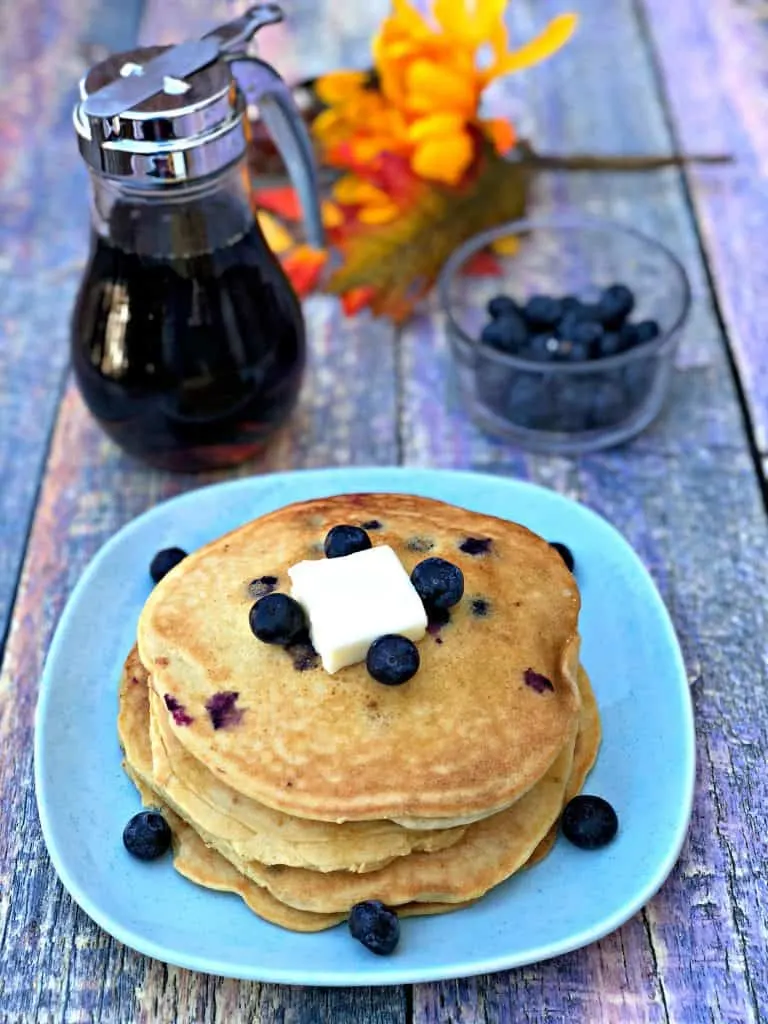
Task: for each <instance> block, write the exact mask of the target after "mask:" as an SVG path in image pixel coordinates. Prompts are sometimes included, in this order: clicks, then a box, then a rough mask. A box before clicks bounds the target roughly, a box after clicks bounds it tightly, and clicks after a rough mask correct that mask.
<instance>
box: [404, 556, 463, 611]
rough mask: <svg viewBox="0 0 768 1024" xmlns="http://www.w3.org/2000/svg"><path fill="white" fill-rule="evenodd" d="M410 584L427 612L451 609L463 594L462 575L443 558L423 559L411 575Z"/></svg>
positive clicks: (456, 566)
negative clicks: (435, 609)
mask: <svg viewBox="0 0 768 1024" xmlns="http://www.w3.org/2000/svg"><path fill="white" fill-rule="evenodd" d="M411 583H412V584H413V586H414V588H415V590H416V593H417V594H418V595H419V597H420V598H421V600H422V602H423V604H424V607H425V608H426V609H427V611H431V610H432V609H434V608H441V609H444V608H453V606H454V605H455V604H458V603H459V601H460V600H461V598H462V595H463V594H464V573H463V572H462V571H461V569H460V568H459V567H458V565H454V564H453V562H448V561H446V559H444V558H425V559H424V561H423V562H419V564H418V565H417V566H416V567H415V568H414V570H413V572H412V573H411Z"/></svg>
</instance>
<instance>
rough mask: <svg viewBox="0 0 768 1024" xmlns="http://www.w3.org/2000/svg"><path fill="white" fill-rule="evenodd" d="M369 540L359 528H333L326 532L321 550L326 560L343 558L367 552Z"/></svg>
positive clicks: (369, 544)
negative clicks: (358, 552)
mask: <svg viewBox="0 0 768 1024" xmlns="http://www.w3.org/2000/svg"><path fill="white" fill-rule="evenodd" d="M370 546H371V538H370V537H369V536H368V534H367V533H366V532H365V530H363V529H361V528H360V527H359V526H334V527H332V528H331V529H330V530H329V531H328V535H327V536H326V538H325V543H324V544H323V549H324V551H325V557H326V558H343V557H344V556H345V555H354V554H355V552H357V551H367V550H368V548H369V547H370Z"/></svg>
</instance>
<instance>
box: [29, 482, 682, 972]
mask: <svg viewBox="0 0 768 1024" xmlns="http://www.w3.org/2000/svg"><path fill="white" fill-rule="evenodd" d="M352 491H384V492H386V491H400V492H408V493H412V494H421V495H424V496H426V497H432V498H440V499H443V500H444V501H449V502H453V503H454V504H457V505H463V506H465V507H467V508H471V509H475V510H477V511H478V512H486V513H490V514H492V515H495V516H502V517H505V518H509V519H513V520H516V521H518V522H521V523H524V524H525V525H526V526H528V527H530V528H531V529H532V530H535V531H536V532H538V533H540V534H542V535H543V536H544V537H546V538H548V539H550V540H560V541H564V542H565V543H566V544H568V545H570V547H571V548H572V550H573V552H574V555H575V557H576V573H577V578H578V581H579V586H580V588H581V593H582V600H583V609H582V614H581V632H582V635H583V649H582V651H583V661H584V664H585V666H586V667H587V669H588V671H589V673H590V676H591V678H592V682H593V685H594V688H595V692H596V694H597V700H598V703H599V705H600V710H601V713H602V719H603V731H604V740H603V746H602V749H601V751H600V755H599V757H598V761H597V765H596V767H595V769H594V771H593V772H592V775H591V776H590V778H589V780H588V784H587V791H588V792H592V793H598V794H600V795H601V796H604V797H605V798H606V799H608V800H610V801H611V803H612V804H613V805H614V806H615V807H616V809H617V811H618V814H619V818H620V822H621V825H620V832H619V835H618V836H617V838H616V839H615V840H614V842H613V843H612V844H610V845H609V846H608V847H606V848H605V849H603V850H600V851H597V852H593V853H586V852H584V851H581V850H578V849H576V848H575V847H573V846H571V845H570V844H568V843H567V842H566V841H564V840H563V839H560V840H559V841H558V842H557V844H556V846H555V848H554V850H553V852H552V853H551V855H550V856H549V857H547V858H546V860H544V861H543V862H542V863H541V864H540V865H538V866H537V867H535V868H534V869H533V870H531V871H527V872H523V873H521V874H520V875H519V876H517V877H514V878H512V879H510V880H509V881H508V882H506V883H504V884H503V885H500V886H499V887H498V888H497V889H495V890H493V891H492V892H491V893H489V894H488V895H487V896H486V897H484V898H483V899H482V900H481V901H480V902H479V903H478V904H476V905H475V906H473V907H471V908H469V909H467V910H462V911H459V912H456V913H453V914H448V915H441V916H438V917H425V918H414V919H409V920H405V921H404V922H403V926H402V937H401V940H400V945H399V947H398V949H397V951H396V952H395V954H394V955H393V956H391V957H376V956H374V955H373V954H371V953H369V952H368V950H366V949H365V948H363V947H362V946H361V945H359V944H358V943H357V942H355V941H354V940H352V939H351V938H350V936H349V934H348V931H347V929H346V927H345V926H341V927H338V928H335V929H333V930H331V931H327V932H321V933H319V934H317V935H297V934H294V933H292V932H288V931H283V930H282V929H280V928H277V927H275V926H273V925H270V924H266V923H264V922H262V921H261V920H260V919H259V918H257V917H255V916H254V915H253V914H252V913H251V912H250V911H249V910H247V909H246V907H245V904H244V903H242V902H241V900H240V898H239V897H237V896H235V895H230V894H224V893H215V892H210V891H208V890H205V889H202V888H199V887H198V886H195V885H193V884H192V883H191V882H188V881H186V880H185V879H184V878H182V877H181V876H180V875H178V874H177V873H176V871H174V869H173V867H172V865H171V860H170V857H169V858H163V859H162V860H161V861H159V862H154V863H152V864H144V863H141V862H138V861H136V860H134V859H132V858H131V857H130V856H129V855H128V854H127V853H126V852H125V850H124V849H123V845H122V841H121V835H122V829H123V825H124V824H125V822H126V821H127V820H128V818H130V817H131V815H133V814H135V813H136V811H137V810H139V807H140V804H139V798H138V795H137V793H136V790H135V789H134V787H133V786H132V784H131V783H130V782H129V781H128V779H127V778H126V777H125V775H124V774H123V772H122V769H121V767H120V751H119V749H118V744H117V738H116V714H117V701H116V690H117V679H118V676H119V673H120V669H121V666H122V663H123V660H124V658H125V656H126V654H127V652H128V650H129V648H130V647H131V645H132V643H133V641H134V637H135V634H136V623H137V620H138V617H139V612H140V610H141V607H142V605H143V603H144V601H145V599H146V597H147V595H148V594H149V591H150V586H151V584H150V580H149V576H148V573H147V566H148V564H149V561H150V559H151V557H152V555H153V554H154V553H155V551H157V550H158V549H159V548H163V547H169V546H172V545H179V546H180V547H183V548H185V549H187V550H193V549H194V548H197V547H199V546H200V545H201V544H204V543H206V542H207V541H210V540H213V539H214V538H215V537H217V536H218V535H219V534H221V533H223V532H224V531H226V530H230V529H232V528H233V527H236V526H238V525H240V524H241V523H243V522H245V521H246V520H249V519H252V518H254V517H255V516H258V515H261V514H262V513H265V512H270V511H272V510H273V509H276V508H279V507H280V506H282V505H285V504H287V503H289V502H293V501H299V500H303V499H306V498H313V497H320V496H324V495H330V494H339V493H344V492H352ZM382 511H383V510H382ZM650 766H652V770H649V767H650ZM35 777H36V785H37V799H38V806H39V810H40V818H41V821H42V825H43V832H44V835H45V839H46V842H47V844H48V850H49V852H50V855H51V859H52V860H53V863H54V865H55V867H56V870H57V871H58V873H59V875H60V877H61V880H62V882H63V883H64V885H65V886H66V888H67V889H68V890H69V892H70V893H71V894H72V896H73V898H74V899H75V900H76V901H77V902H78V903H79V904H80V906H81V907H82V908H83V910H85V912H86V913H87V914H89V915H90V916H91V917H92V918H93V919H94V921H96V922H97V923H98V924H99V925H101V927H102V928H105V929H106V930H107V931H108V932H110V933H111V934H112V935H114V936H115V937H116V938H117V939H119V940H120V941H121V942H124V943H127V945H129V946H132V947H134V949H137V950H140V951H141V952H142V953H146V954H148V955H149V956H153V957H157V958H158V959H160V960H165V961H167V962H168V963H172V964H176V965H179V966H182V967H188V968H192V969H195V970H200V971H208V972H211V973H213V974H222V975H228V976H231V977H235V978H243V979H254V980H261V981H271V982H284V983H289V984H301V985H385V984H399V983H404V982H419V981H429V980H435V979H439V978H452V977H458V976H462V975H470V974H480V973H485V972H488V971H498V970H501V969H503V968H508V967H516V966H518V965H521V964H528V963H533V962H535V961H538V960H543V959H546V958H547V957H553V956H557V955H558V954H561V953H565V952H568V951H569V950H573V949H577V948H578V947H580V946H584V945H586V944H587V943H590V942H593V941H594V940H595V939H598V938H600V937H601V936H603V935H605V934H607V933H608V932H610V931H612V930H613V929H615V928H617V927H618V926H619V925H621V924H622V923H623V922H624V921H626V920H627V919H628V918H629V917H631V916H632V915H633V914H634V913H636V911H637V910H638V909H639V908H640V907H642V906H643V904H644V903H646V902H647V901H648V900H649V899H650V897H651V896H653V894H654V893H655V892H656V891H657V890H658V888H659V887H660V886H661V884H662V883H663V881H664V879H665V878H666V877H667V875H668V874H669V872H670V871H671V869H672V867H673V865H674V863H675V861H676V859H677V856H678V854H679V851H680V848H681V846H682V843H683V839H684V837H685V833H686V830H687V826H688V821H689V817H690V813H691V802H692V794H693V782H694V733H693V718H692V712H691V701H690V695H689V689H688V684H687V680H686V676H685V671H684V667H683V661H682V658H681V655H680V650H679V647H678V644H677V640H676V638H675V634H674V631H673V629H672V625H671V623H670V621H669V617H668V615H667V612H666V610H665V608H664V605H663V604H662V602H661V599H660V597H659V595H658V593H657V591H656V589H655V587H654V585H653V583H652V581H651V579H650V577H649V576H648V573H647V572H646V570H645V569H644V568H643V566H642V564H641V562H640V560H639V559H638V557H637V556H636V555H635V553H634V552H633V551H632V549H631V548H630V547H629V545H628V544H627V543H626V541H624V540H623V539H622V538H621V536H619V534H618V533H617V532H616V531H615V530H614V529H613V528H612V527H611V526H609V525H608V524H607V523H606V522H605V521H604V520H603V519H601V518H600V517H598V516H597V515H595V514H594V513H593V512H590V511H588V510H587V509H585V508H583V507H581V506H580V505H577V504H576V503H574V502H572V501H569V500H568V499H566V498H563V497H561V496H560V495H558V494H556V493H554V492H551V491H546V490H542V489H541V488H538V487H535V486H533V485H531V484H527V483H521V482H518V481H515V480H506V479H501V478H497V477H490V476H481V475H479V474H474V473H472V474H470V473H457V472H450V471H441V470H420V469H334V470H320V471H313V472H300V473H285V474H278V475H272V476H265V477H253V478H251V479H246V480H237V481H232V482H229V483H224V484H218V485H216V486H213V487H207V488H204V489H201V490H198V491H194V492H192V493H190V494H185V495H183V496H181V497H179V498H175V499H173V500H171V501H169V502H166V503H165V504H163V505H159V506H157V507H156V508H153V509H152V510H151V511H149V512H147V513H145V514H144V515H142V516H140V517H139V518H138V519H136V520H135V521H134V522H132V523H129V524H128V525H127V526H126V527H124V528H123V529H122V530H121V531H120V532H119V533H118V534H116V535H115V536H114V537H113V538H112V539H111V540H110V541H109V542H108V543H107V544H106V545H105V546H104V548H103V549H102V550H101V551H100V552H99V554H98V555H97V556H96V558H95V559H94V560H93V562H92V563H91V565H90V566H89V567H88V569H87V570H86V572H85V573H84V574H83V577H82V579H81V580H80V582H79V583H78V585H77V587H76V588H75V591H74V593H73V594H72V597H71V599H70V601H69V604H68V606H67V608H66V611H65V612H64V615H63V616H62V618H61V622H60V623H59V627H58V630H57V632H56V636H55V638H54V641H53V645H52V647H51V650H50V653H49V656H48V660H47V664H46V668H45V673H44V676H43V680H42V684H41V691H40V700H39V704H38V710H37V728H36V734H35Z"/></svg>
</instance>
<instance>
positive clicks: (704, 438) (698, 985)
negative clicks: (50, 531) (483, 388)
mask: <svg viewBox="0 0 768 1024" xmlns="http://www.w3.org/2000/svg"><path fill="white" fill-rule="evenodd" d="M561 6H562V5H560V4H558V3H557V2H556V0H546V2H544V0H532V2H531V3H530V4H523V3H522V2H518V3H516V4H515V8H514V9H515V11H516V12H517V22H516V23H517V24H519V25H520V27H521V30H524V29H525V28H526V26H530V25H532V24H533V23H535V22H534V19H537V20H538V19H542V18H544V17H545V16H546V14H547V13H554V12H555V11H556V10H557V9H558V8H560V7H561ZM577 6H578V8H579V10H580V11H581V12H582V15H583V18H582V24H581V27H580V31H579V35H578V37H577V38H576V39H575V40H574V43H573V44H572V46H571V47H570V48H568V49H567V50H566V51H565V52H563V53H561V54H560V55H559V56H558V58H557V60H555V61H552V62H551V63H550V64H548V65H546V66H545V67H543V68H539V69H537V70H536V71H534V72H531V73H530V74H529V75H528V76H527V77H526V80H525V83H524V88H525V98H526V100H527V103H528V104H529V105H530V111H529V115H530V119H531V122H532V124H534V125H535V130H536V139H537V142H540V144H541V146H542V148H545V147H546V148H547V149H548V150H553V151H556V152H558V151H559V152H568V151H574V150H577V149H579V148H583V146H584V145H585V144H587V145H588V146H589V147H590V148H591V149H595V150H596V151H598V152H606V153H607V152H613V151H616V149H617V148H618V149H621V150H623V151H625V152H628V153H659V152H665V151H668V150H669V148H670V146H671V144H672V142H671V139H670V135H669V132H668V129H667V126H666V120H665V112H664V110H663V108H662V107H661V106H660V104H659V102H658V100H657V94H656V87H655V82H654V76H653V69H652V66H651V64H650V62H649V60H648V55H647V52H646V51H645V50H644V47H643V37H642V32H641V28H640V26H639V24H638V21H637V19H636V17H635V12H634V10H633V5H632V3H631V2H623V0H614V2H613V3H612V4H610V5H606V4H603V3H600V2H599V0H593V2H590V3H587V2H583V3H581V4H578V5H577ZM670 6H672V5H670ZM675 6H676V8H677V6H678V5H675ZM679 6H685V5H679ZM522 34H523V31H521V35H522ZM614 55H620V59H615V57H614ZM519 87H521V86H520V85H518V88H519ZM608 94H610V95H608ZM699 148H701V146H699ZM538 201H539V203H540V205H541V207H542V208H550V209H560V208H563V207H565V206H568V207H572V206H576V207H578V208H579V209H585V210H589V211H590V212H593V213H599V214H603V215H606V216H612V217H615V218H617V219H619V220H625V221H630V222H632V223H634V224H635V225H636V226H637V227H639V228H641V229H642V230H645V231H647V232H648V233H650V234H651V235H653V236H655V237H658V238H660V239H663V240H664V241H666V242H667V244H668V245H669V246H670V247H671V248H672V249H673V251H675V252H676V253H677V254H678V255H679V256H680V257H681V258H682V259H683V261H684V263H685V265H686V268H687V270H688V273H689V275H690V277H691V281H692V286H693V291H694V295H695V304H694V310H693V313H692V317H691V321H690V324H689V326H688V329H687V331H686V333H685V338H684V341H683V345H682V349H681V352H680V357H679V360H678V363H679V370H678V373H677V374H676V380H675V383H674V387H673V395H672V401H671V403H670V406H669V408H668V410H667V412H666V414H665V415H664V416H663V417H662V418H661V419H660V420H659V422H658V423H657V424H655V425H654V426H653V427H652V428H651V429H650V430H649V431H647V432H646V433H645V434H644V435H643V436H642V437H641V438H639V439H638V440H637V441H636V442H634V443H633V444H631V445H629V446H625V447H624V448H622V449H620V450H618V451H616V452H611V453H607V454H602V455H596V456H590V457H585V458H581V459H578V460H565V459H541V458H531V457H527V456H521V455H520V454H518V453H515V452H513V451H510V450H509V449H508V447H506V446H505V445H503V444H500V443H495V442H492V441H489V440H487V439H486V438H484V437H483V436H482V435H481V434H480V433H479V432H478V431H477V430H475V429H474V428H473V427H472V426H471V425H470V424H469V423H468V422H467V420H466V418H465V417H463V416H462V413H461V411H460V410H459V409H457V408H456V407H455V406H452V404H451V393H450V391H449V392H448V395H447V396H446V389H445V385H444V383H443V381H444V380H445V375H446V371H447V359H448V356H447V352H446V350H445V342H444V338H443V335H442V332H441V330H440V325H439V319H438V318H425V319H424V320H423V321H422V322H421V323H419V324H417V325H415V326H414V327H413V328H411V329H409V330H408V331H407V332H406V334H405V337H404V338H403V340H402V342H401V350H400V351H401V359H402V365H403V370H402V374H401V376H402V379H403V381H404V389H405V399H404V402H403V406H404V414H405V427H404V429H403V432H402V436H403V452H404V461H406V462H410V463H415V464H439V465H461V466H472V467H473V468H478V469H489V470H491V471H493V472H501V473H512V474H515V475H526V476H529V477H531V478H532V479H535V480H538V481H539V482H542V483H544V484H547V485H549V486H554V487H556V488H557V489H558V490H562V491H564V492H565V493H568V494H571V495H573V496H574V497H577V498H579V499H581V500H583V501H584V502H585V503H586V504H588V505H589V506H591V507H592V508H595V509H596V510H597V511H599V512H601V513H602V514H603V515H605V516H606V517H607V518H608V519H610V520H611V521H612V522H614V523H615V524H616V525H617V526H618V527H619V528H620V529H621V530H622V532H623V533H624V534H625V535H626V536H627V537H628V538H629V540H630V541H631V542H632V544H633V545H634V546H635V547H636V549H637V550H638V551H639V552H640V553H641V555H642V557H643V559H644V561H645V562H646V564H647V565H648V566H649V568H650V569H651V571H652V572H653V574H654V577H655V579H656V581H657V583H658V584H659V586H660V588H661V591H662V593H663V595H664V598H665V600H666V602H667V604H668V606H669V608H670V610H671V612H672V614H673V617H674V619H675V624H676V626H677V629H678V632H679V634H680V636H681V639H682V641H683V646H684V648H685V653H686V658H687V663H688V668H689V673H690V675H691V678H692V679H696V680H698V681H697V683H696V685H695V687H694V693H695V699H696V710H697V716H698V726H699V747H698V752H699V775H698V786H697V796H696V810H695V815H694V821H693V826H692V830H691V833H690V837H689V840H688V843H687V845H686V848H685V851H684V854H683V857H682V859H681V862H680V864H679V866H678V868H677V869H676V871H675V872H674V874H673V877H672V878H671V880H670V881H669V882H668V884H667V885H666V886H665V887H664V889H663V890H662V892H661V893H660V894H659V895H658V896H657V897H656V899H654V900H653V901H652V902H651V903H650V904H649V906H648V907H647V908H646V910H645V911H644V912H643V913H642V914H640V915H638V916H637V917H635V918H634V919H633V920H632V921H631V922H629V923H628V924H627V925H626V926H625V927H624V928H622V929H621V930H620V931H618V932H616V933H614V934H613V935H611V936H609V937H607V938H606V939H604V940H603V941H602V942H600V943H597V944H595V945H593V946H591V947H590V948H589V949H587V950H584V951H582V952H579V953H574V954H572V955H570V956H568V957H565V958H561V959H560V960H558V961H556V962H553V963H547V964H542V965H538V966H535V967H531V968H527V969H526V970H524V971H520V972H514V973H512V974H507V975H503V974H502V975H497V976H494V977H493V978H489V979H482V980H477V979H473V980H470V981H466V982H460V983H458V984H456V983H448V984H440V985H430V986H417V987H416V989H415V994H414V1019H415V1020H420V1021H429V1022H430V1024H433V1022H434V1024H437V1022H438V1021H440V1020H445V1019H455V1020H461V1021H472V1022H474V1021H487V1022H489V1024H490V1022H491V1021H517V1020H522V1021H540V1020H552V1021H566V1020H567V1021H585V1022H589V1024H593V1022H595V1024H597V1022H606V1024H607V1022H614V1021H616V1022H622V1024H623V1022H634V1021H646V1020H647V1021H653V1022H657V1021H658V1022H667V1021H676V1022H677V1021H680V1022H683V1021H690V1022H694V1021H709V1020H711V1021H713V1022H715V1021H717V1022H720V1021H734V1022H735V1021H740V1022H741V1021H745V1022H746V1021H750V1022H752V1021H757V1020H760V1019H766V1018H765V1014H766V1013H768V987H767V986H768V977H767V974H768V968H767V967H766V959H765V948H766V945H767V940H768V918H767V916H766V914H767V910H768V908H766V906H765V901H764V899H763V896H762V894H760V891H759V886H758V884H757V878H758V874H757V872H758V871H759V870H760V869H759V868H758V867H757V865H758V864H760V862H761V860H762V854H761V850H762V849H763V843H764V839H763V829H762V828H761V826H760V824H759V822H765V817H766V810H768V791H767V790H766V784H765V775H764V773H763V772H762V771H761V770H760V767H759V763H758V761H752V758H753V757H757V758H759V756H760V755H759V754H758V751H759V750H765V745H766V743H767V742H768V734H767V731H766V728H767V726H768V712H767V710H766V707H765V702H764V700H761V699H758V700H756V701H755V705H754V707H753V711H752V712H750V711H749V710H748V707H749V706H750V705H751V701H750V700H749V698H748V696H747V694H749V693H754V692H755V690H757V692H758V693H760V692H761V691H762V693H763V694H764V693H765V683H766V676H765V658H764V653H765V639H764V636H765V634H764V633H763V626H764V621H765V608H766V597H767V596H768V587H766V583H765V578H764V577H765V574H764V572H763V568H762V566H763V565H764V556H763V555H762V554H761V553H760V552H761V549H763V548H764V546H765V544H766V541H768V535H767V533H766V523H765V513H764V509H763V506H762V503H761V500H760V494H759V488H758V485H757V482H756V477H755V471H754V465H753V462H752V459H751V456H750V454H749V451H748V447H747V444H746V442H745V436H744V431H743V426H742V421H741V415H740V411H739V407H738V403H737V400H736V397H735V391H734V386H733V382H732V380H731V379H730V373H729V367H728V360H727V355H726V351H725V347H724V339H723V337H722V336H721V333H720V330H719V327H718V324H717V321H716V319H715V317H714V315H713V313H712V309H711V303H710V297H709V294H708V287H707V280H706V275H705V269H704V267H703V265H702V262H701V258H700V253H699V249H698V244H697V238H696V230H695V225H694V224H693V223H692V221H691V216H690V211H689V208H688V204H687V201H686V196H685V192H684V189H683V184H682V181H681V177H680V175H679V173H678V172H676V171H663V172H659V173H654V174H650V175H640V174H638V175H634V174H633V175H613V176H602V175H601V176H600V177H596V176H594V175H589V174H578V175H575V174H571V175H567V176H566V175H548V176H547V177H546V178H544V179H542V180H541V182H540V186H539V190H538ZM425 368H428V369H425ZM446 399H447V400H446ZM726 565H727V566H728V567H727V568H726ZM745 716H748V721H747V717H745ZM737 761H738V763H739V767H738V768H736V762H737ZM749 764H752V770H751V771H750V770H749V769H748V767H747V766H748V765H749ZM747 772H748V773H749V777H750V788H749V789H748V790H747V789H744V790H741V789H740V787H739V784H738V780H739V779H743V778H744V776H745V773H747ZM753 858H754V859H753Z"/></svg>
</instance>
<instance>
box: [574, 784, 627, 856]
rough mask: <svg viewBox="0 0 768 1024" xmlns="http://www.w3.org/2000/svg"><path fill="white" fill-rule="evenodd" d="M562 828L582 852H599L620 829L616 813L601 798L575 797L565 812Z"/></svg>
mask: <svg viewBox="0 0 768 1024" xmlns="http://www.w3.org/2000/svg"><path fill="white" fill-rule="evenodd" d="M560 827H561V829H562V831H563V835H564V836H565V838H566V839H568V840H570V842H572V843H573V844H574V846H578V847H580V848H581V849H582V850H597V849H598V848H599V847H601V846H605V845H606V844H607V843H610V841H611V840H612V839H613V837H614V836H615V835H616V833H617V832H618V829H619V819H618V818H617V817H616V811H614V809H613V808H612V807H611V805H610V804H609V803H608V801H607V800H603V798H602V797H600V796H584V795H582V796H575V797H574V798H573V800H571V801H570V802H569V803H568V804H566V807H565V810H564V811H563V817H562V819H561V821H560Z"/></svg>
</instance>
